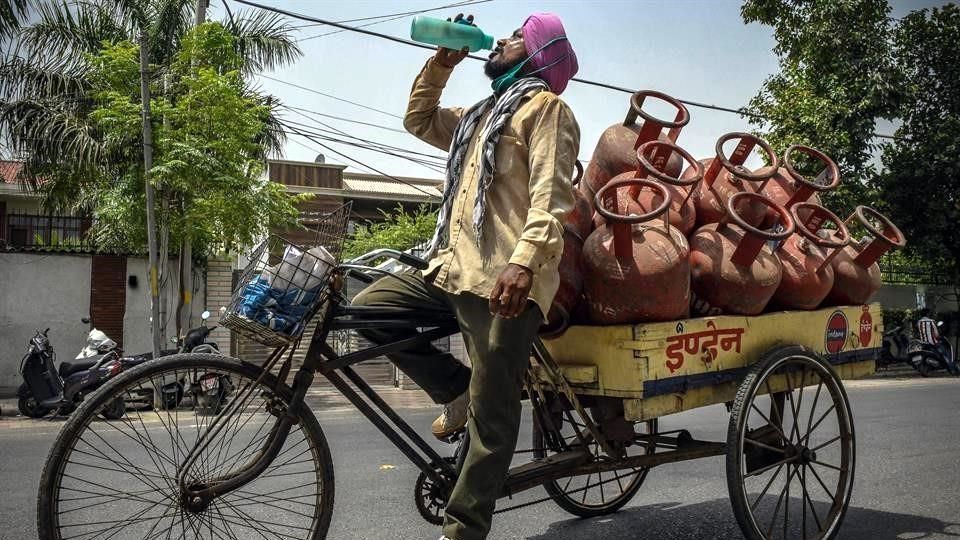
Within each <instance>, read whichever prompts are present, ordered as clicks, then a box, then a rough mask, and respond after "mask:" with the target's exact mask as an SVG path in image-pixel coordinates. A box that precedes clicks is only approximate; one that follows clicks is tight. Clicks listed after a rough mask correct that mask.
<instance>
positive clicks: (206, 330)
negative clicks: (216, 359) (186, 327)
mask: <svg viewBox="0 0 960 540" xmlns="http://www.w3.org/2000/svg"><path fill="white" fill-rule="evenodd" d="M200 318H201V319H202V320H203V324H202V325H201V326H199V327H197V328H193V329H191V330H190V331H188V332H187V334H186V335H185V336H184V337H183V342H182V344H181V350H183V351H184V352H186V351H189V352H191V353H207V354H220V348H219V347H218V346H217V344H216V342H213V341H207V336H209V335H210V332H212V331H213V330H215V329H216V328H217V326H207V325H206V322H207V319H208V318H210V312H209V311H204V312H203V314H201V315H200ZM232 392H233V383H232V382H230V377H228V376H227V375H224V374H222V373H203V374H199V377H197V378H196V379H195V380H194V381H193V382H192V383H191V384H190V394H191V396H192V397H193V400H194V406H195V407H196V408H197V409H198V411H199V412H201V413H205V414H216V413H218V412H220V410H221V409H223V406H224V405H225V404H226V401H227V396H229V395H230V394H231V393H232Z"/></svg>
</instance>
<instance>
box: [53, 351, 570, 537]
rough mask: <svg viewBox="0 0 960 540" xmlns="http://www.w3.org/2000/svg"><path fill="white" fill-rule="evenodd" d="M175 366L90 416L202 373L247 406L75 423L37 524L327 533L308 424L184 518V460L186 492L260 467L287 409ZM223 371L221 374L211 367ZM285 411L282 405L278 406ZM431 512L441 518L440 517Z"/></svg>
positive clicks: (320, 466) (235, 377)
mask: <svg viewBox="0 0 960 540" xmlns="http://www.w3.org/2000/svg"><path fill="white" fill-rule="evenodd" d="M171 360H172V361H170V362H167V360H158V361H157V363H156V365H153V364H151V365H150V366H148V367H149V368H151V369H146V370H145V371H144V372H143V373H142V374H141V375H140V376H138V377H134V378H132V379H131V378H127V379H122V377H124V376H125V375H126V374H124V375H121V377H120V378H117V379H115V380H114V381H111V383H108V384H112V385H114V386H111V387H108V389H106V390H105V392H109V395H108V394H104V395H97V394H93V395H91V396H89V397H88V399H90V400H100V401H98V402H97V403H94V404H92V405H93V406H91V407H89V409H90V410H92V411H95V412H96V414H99V410H100V408H101V407H100V405H101V404H102V403H106V402H107V401H109V397H110V396H116V395H130V396H133V395H137V396H146V394H147V393H148V392H152V391H154V389H157V390H158V391H159V389H161V388H162V387H163V383H164V381H170V378H171V377H172V378H173V379H174V380H175V381H177V382H178V383H179V381H184V384H186V385H187V387H188V388H189V385H190V384H191V381H192V380H193V379H195V378H196V376H197V375H198V374H199V373H215V374H217V376H222V377H230V379H231V381H232V382H234V383H235V384H234V386H233V388H240V389H241V391H243V390H250V392H244V395H245V397H246V398H247V399H246V401H244V406H242V407H240V406H237V407H228V408H226V409H220V408H219V407H217V404H215V403H210V405H211V406H213V407H216V410H223V411H225V412H228V413H229V414H230V415H231V417H230V418H227V415H220V414H204V413H205V412H207V410H208V409H204V408H200V407H199V405H197V403H196V399H197V398H196V397H195V394H194V398H193V399H194V406H195V407H197V408H196V409H194V410H193V411H189V409H188V410H187V412H186V414H185V415H183V416H182V417H181V416H180V412H184V411H181V410H180V409H181V407H179V406H170V407H166V405H172V398H171V397H170V396H169V393H166V395H162V396H160V398H159V399H163V400H165V403H160V404H161V405H163V406H164V407H163V408H162V410H156V411H154V410H149V411H146V410H134V409H133V408H131V410H129V411H127V414H126V416H125V417H124V418H123V419H122V420H121V421H114V422H107V421H100V420H99V419H97V418H95V415H94V414H90V413H88V415H87V416H83V417H80V416H75V417H74V418H72V419H71V420H70V421H71V422H78V423H79V424H78V425H77V426H76V427H73V428H72V432H68V433H71V434H70V435H67V436H66V437H63V436H62V437H61V439H60V440H59V441H58V443H57V444H58V445H61V448H60V449H59V450H55V451H54V452H52V453H51V455H59V456H62V457H61V458H60V459H61V460H62V462H61V463H60V464H59V466H58V467H59V468H58V469H57V472H55V473H54V474H52V475H51V476H50V478H46V477H45V479H44V482H45V484H44V486H46V487H45V489H49V490H50V492H51V493H52V494H53V497H54V500H55V501H56V502H57V504H52V505H48V506H49V510H42V511H43V512H45V513H44V515H42V516H41V519H45V520H47V522H52V521H54V520H57V522H58V523H59V538H61V539H63V540H70V539H73V540H125V539H127V538H131V539H134V538H139V539H142V540H162V539H164V538H165V539H167V540H175V539H178V538H183V539H186V538H208V539H211V540H228V539H235V538H246V539H249V538H252V537H256V538H260V539H262V540H287V539H289V540H300V539H302V538H304V537H313V536H314V534H316V531H320V530H325V529H326V527H327V524H328V523H329V515H327V514H326V513H327V512H329V510H328V509H329V508H330V501H329V500H327V501H326V502H323V500H324V499H323V497H327V496H329V495H328V494H327V493H326V492H328V491H329V490H327V489H326V488H325V486H324V483H325V482H326V480H325V478H326V476H325V474H321V473H323V472H324V471H326V470H328V467H329V466H330V465H329V454H328V450H327V449H326V447H325V446H323V440H322V438H318V436H319V432H317V431H315V428H312V427H311V425H310V422H303V421H300V422H297V423H295V424H294V427H293V429H292V430H291V432H290V433H289V436H287V437H285V438H284V439H283V441H282V445H281V448H280V450H279V451H278V452H277V455H276V457H274V458H273V459H272V460H271V463H270V464H269V465H268V466H267V467H266V468H265V470H264V471H263V472H262V473H261V474H259V475H258V476H256V477H255V478H253V479H252V480H250V481H249V482H247V483H246V484H245V485H243V486H241V487H240V488H239V489H236V490H233V491H230V492H228V493H226V494H224V495H222V496H220V497H217V498H215V499H214V500H213V501H211V503H210V505H209V506H207V507H206V508H205V509H203V510H201V511H196V512H193V511H188V510H187V509H186V508H185V507H184V506H182V505H181V503H180V502H179V485H178V480H177V474H178V472H179V469H180V468H181V462H184V461H185V460H186V458H187V456H188V454H190V452H191V449H194V448H195V449H194V450H193V453H194V455H195V456H196V457H195V459H194V460H193V465H192V466H191V471H190V473H189V474H188V475H187V481H188V482H193V481H195V480H204V479H213V478H214V477H216V476H220V475H228V474H230V473H231V472H233V471H234V468H236V467H239V466H240V464H242V463H244V462H247V461H249V460H250V459H252V458H253V457H254V456H256V454H257V453H258V452H260V450H261V449H262V448H263V446H264V445H265V444H266V442H267V441H268V440H269V437H270V433H271V432H272V427H273V425H274V420H275V417H274V416H272V415H270V414H268V413H267V412H266V410H267V401H266V400H267V399H284V400H288V399H289V398H288V397H284V394H283V393H282V392H279V391H280V390H281V389H280V388H278V389H276V390H274V389H273V388H270V387H269V386H266V384H264V386H260V385H261V382H262V381H263V380H264V379H262V378H260V377H258V376H256V375H253V376H251V375H250V374H251V373H254V372H253V371H252V370H253V369H254V368H248V367H242V366H241V365H240V364H231V363H230V361H229V360H211V362H213V363H212V364H211V365H210V366H209V367H206V366H203V365H193V366H191V367H190V368H189V369H187V370H177V369H170V368H166V367H165V366H164V363H168V364H181V365H182V364H183V363H187V362H189V361H190V360H193V359H190V358H183V357H171ZM193 361H194V362H195V361H196V360H193ZM219 365H224V366H225V367H223V368H221V367H215V366H219ZM234 365H236V366H240V367H233V366H234ZM171 367H172V366H171ZM241 367H242V369H241ZM270 385H271V386H272V383H271V384H270ZM254 390H255V391H254ZM234 392H235V390H231V393H230V394H228V395H226V396H221V397H222V398H223V399H221V401H222V403H221V404H220V405H225V404H227V403H230V402H231V400H232V399H233V397H234V396H235V395H237V394H235V393H234ZM278 392H279V394H278ZM286 392H289V390H286ZM286 396H289V393H287V394H286ZM146 397H149V396H146ZM210 401H211V402H214V401H216V399H214V398H211V400H210ZM236 404H237V405H239V401H238V402H237V403H236ZM283 405H289V404H288V403H286V401H284V402H283ZM191 416H192V418H191ZM311 421H312V420H311ZM213 429H216V430H217V431H216V432H214V431H212V430H213ZM318 443H320V445H321V446H318ZM201 446H202V449H201ZM318 449H319V450H320V452H319V453H318ZM50 468H51V467H50V466H49V464H48V469H50ZM195 475H199V476H195ZM588 483H589V481H588ZM42 506H43V505H41V507H42ZM435 506H436V505H435ZM433 511H434V512H438V513H439V514H438V515H442V507H439V508H435V509H434V510H433ZM264 518H266V519H264ZM321 527H322V529H320V528H321Z"/></svg>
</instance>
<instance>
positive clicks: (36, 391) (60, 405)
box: [17, 319, 136, 420]
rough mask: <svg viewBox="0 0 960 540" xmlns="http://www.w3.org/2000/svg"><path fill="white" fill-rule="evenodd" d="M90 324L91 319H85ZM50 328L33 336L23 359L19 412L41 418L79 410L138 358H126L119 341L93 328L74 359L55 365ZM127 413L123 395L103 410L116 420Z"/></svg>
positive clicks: (18, 393)
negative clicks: (88, 395)
mask: <svg viewBox="0 0 960 540" xmlns="http://www.w3.org/2000/svg"><path fill="white" fill-rule="evenodd" d="M83 322H84V323H89V322H90V321H89V319H83ZM49 332H50V329H49V328H47V329H46V330H44V331H43V332H41V331H39V330H37V333H36V334H35V335H34V336H33V338H31V339H30V345H29V347H28V350H27V354H26V355H24V357H23V360H22V361H21V362H20V374H21V376H22V377H23V384H21V385H20V388H19V389H17V398H18V399H17V406H18V408H19V409H20V413H21V414H23V415H25V416H29V417H31V418H41V417H43V416H46V415H47V414H49V413H50V412H51V411H56V414H63V415H67V414H70V413H71V412H73V410H74V409H76V407H77V405H79V403H80V402H81V401H83V397H84V396H85V395H86V394H89V393H90V392H92V391H94V390H96V389H97V388H99V387H100V386H102V385H103V383H105V382H106V381H107V380H108V379H110V378H111V377H114V376H116V375H117V374H118V373H120V372H121V371H123V370H124V369H125V368H126V367H129V366H130V365H133V364H135V363H136V360H129V361H126V362H125V361H124V360H123V359H122V357H121V355H120V349H119V348H118V347H117V343H116V342H115V341H113V340H112V339H110V338H109V337H107V335H106V334H104V333H103V332H101V331H100V330H97V329H96V328H93V329H91V330H90V332H89V334H87V342H86V345H85V346H84V348H83V350H81V351H80V354H78V355H77V356H76V358H74V359H73V361H72V362H61V363H60V366H59V368H58V367H57V366H56V352H54V350H53V346H52V345H51V344H50V338H49V337H48V333H49ZM125 412H126V407H125V405H124V400H123V398H117V399H115V400H113V401H111V402H110V403H109V404H108V405H107V406H106V407H105V408H104V409H103V411H102V414H103V416H104V417H105V418H107V419H109V420H116V419H119V418H122V417H123V415H124V414H125Z"/></svg>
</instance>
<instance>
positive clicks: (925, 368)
mask: <svg viewBox="0 0 960 540" xmlns="http://www.w3.org/2000/svg"><path fill="white" fill-rule="evenodd" d="M917 371H919V372H920V376H922V377H929V376H930V364H928V363H927V362H926V361H925V360H921V361H920V363H919V364H918V365H917Z"/></svg>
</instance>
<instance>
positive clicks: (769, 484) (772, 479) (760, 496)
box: [744, 463, 786, 510]
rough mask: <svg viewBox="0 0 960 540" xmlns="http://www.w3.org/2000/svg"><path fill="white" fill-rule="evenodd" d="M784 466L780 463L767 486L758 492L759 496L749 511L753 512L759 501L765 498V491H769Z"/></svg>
mask: <svg viewBox="0 0 960 540" xmlns="http://www.w3.org/2000/svg"><path fill="white" fill-rule="evenodd" d="M784 465H786V463H781V464H780V466H779V467H777V470H776V471H775V472H774V473H773V476H771V477H770V481H768V482H767V485H766V486H764V487H763V491H761V492H760V495H758V496H757V498H756V500H754V501H753V504H751V505H750V510H754V509H756V508H757V505H758V504H760V501H761V500H762V499H763V497H764V496H766V494H767V491H769V490H770V486H772V485H773V481H774V480H776V479H777V476H779V475H780V471H781V470H783V466H784ZM744 492H746V489H744Z"/></svg>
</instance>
